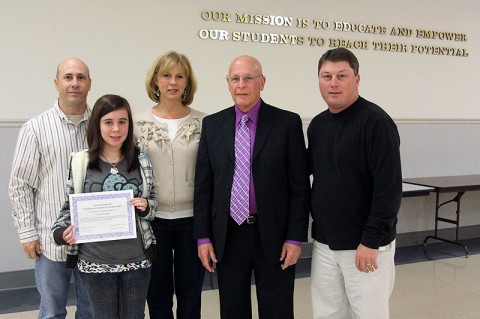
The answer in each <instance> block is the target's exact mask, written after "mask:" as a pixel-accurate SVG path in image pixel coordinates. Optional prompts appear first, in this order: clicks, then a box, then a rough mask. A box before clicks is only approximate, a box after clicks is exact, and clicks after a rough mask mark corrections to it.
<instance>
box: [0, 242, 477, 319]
mask: <svg viewBox="0 0 480 319" xmlns="http://www.w3.org/2000/svg"><path fill="white" fill-rule="evenodd" d="M465 243H467V245H468V247H469V251H470V254H471V255H470V256H469V257H468V258H465V257H464V256H463V255H462V253H463V249H462V248H461V247H458V246H453V245H448V244H432V245H429V246H428V247H427V249H426V250H424V249H423V247H409V248H399V249H398V250H397V256H396V261H397V267H396V282H395V289H394V291H393V295H392V297H391V302H390V308H391V311H390V312H391V316H390V318H391V319H430V318H432V319H444V318H445V319H451V318H468V319H470V318H471V319H474V318H480V302H479V301H480V271H479V270H480V255H479V253H480V239H474V240H470V241H465ZM309 285H310V278H309V277H305V278H299V279H297V280H296V289H295V318H299V319H303V318H305V319H307V318H311V317H312V315H311V300H310V287H309ZM252 295H253V296H254V295H255V290H254V286H252ZM2 299H3V297H2ZM253 299H254V300H255V298H253ZM1 303H2V302H1V301H0V304H1ZM12 306H14V305H12ZM254 307H255V305H254ZM218 308H219V303H218V291H217V290H206V291H204V292H203V307H202V309H203V310H202V311H203V312H202V318H207V319H217V318H219V314H218V313H219V311H218ZM3 310H5V309H3ZM73 311H74V307H73V306H72V307H69V312H70V313H69V315H68V316H67V318H74V314H73ZM37 313H38V312H37V311H23V312H12V313H9V314H3V315H0V319H13V318H36V316H37ZM146 318H148V315H147V316H146ZM254 318H258V317H257V316H254Z"/></svg>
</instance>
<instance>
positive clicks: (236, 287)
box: [217, 218, 295, 319]
mask: <svg viewBox="0 0 480 319" xmlns="http://www.w3.org/2000/svg"><path fill="white" fill-rule="evenodd" d="M260 240H261V239H260V232H259V228H258V224H253V225H248V224H242V225H240V226H239V225H237V224H236V223H235V221H233V219H232V218H230V221H229V224H228V230H227V241H226V244H225V252H224V254H223V258H222V261H221V262H219V263H218V264H217V276H218V288H219V294H220V314H221V318H222V319H235V318H238V319H250V318H252V302H251V279H252V273H253V275H254V277H255V285H256V293H257V302H258V315H259V318H260V319H273V318H275V319H292V318H294V311H293V290H294V285H295V266H290V267H288V268H287V269H286V270H282V268H281V266H280V265H281V264H280V261H278V263H275V264H274V265H272V264H269V263H268V262H267V261H266V259H265V255H264V252H263V249H262V245H261V242H260ZM278 258H279V259H280V256H278Z"/></svg>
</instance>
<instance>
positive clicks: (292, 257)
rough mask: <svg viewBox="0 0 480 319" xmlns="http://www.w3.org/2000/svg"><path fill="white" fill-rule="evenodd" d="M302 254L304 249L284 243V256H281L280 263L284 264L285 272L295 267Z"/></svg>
mask: <svg viewBox="0 0 480 319" xmlns="http://www.w3.org/2000/svg"><path fill="white" fill-rule="evenodd" d="M301 252H302V247H299V246H297V245H293V244H289V243H284V244H283V247H282V254H281V255H280V261H283V263H282V269H283V270H285V269H287V268H288V267H289V266H291V265H295V264H296V263H297V261H298V258H299V257H300V253H301Z"/></svg>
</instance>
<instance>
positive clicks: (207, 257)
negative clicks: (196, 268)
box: [198, 243, 217, 272]
mask: <svg viewBox="0 0 480 319" xmlns="http://www.w3.org/2000/svg"><path fill="white" fill-rule="evenodd" d="M198 258H200V260H201V261H202V265H203V267H205V269H206V270H208V271H209V272H214V271H215V269H214V268H213V263H214V262H215V263H216V262H217V257H216V256H215V250H214V249H213V245H212V244H210V243H209V244H202V245H199V246H198Z"/></svg>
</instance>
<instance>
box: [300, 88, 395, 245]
mask: <svg viewBox="0 0 480 319" xmlns="http://www.w3.org/2000/svg"><path fill="white" fill-rule="evenodd" d="M307 134H308V149H309V159H310V164H311V169H312V173H313V186H312V197H311V210H312V217H313V224H312V237H313V238H314V239H315V240H316V241H319V242H321V243H324V244H327V245H328V246H329V247H330V249H332V250H351V249H356V248H357V246H358V244H360V243H362V244H363V245H365V246H367V247H369V248H374V249H377V248H378V247H380V246H384V245H387V244H389V243H390V242H391V241H392V240H393V239H394V238H395V236H396V223H397V214H398V210H399V208H400V202H401V197H402V174H401V163H400V137H399V134H398V131H397V127H396V125H395V123H394V122H393V120H392V119H391V118H390V116H388V114H387V113H386V112H385V111H383V110H382V109H381V108H380V107H379V106H378V105H376V104H374V103H372V102H369V101H367V100H365V99H364V98H362V97H359V98H358V99H357V100H356V101H355V103H353V104H352V105H351V106H349V107H348V108H347V109H345V110H343V111H342V112H340V113H336V114H333V113H330V111H328V110H326V111H324V112H322V113H320V114H319V115H317V116H316V117H315V118H314V119H313V120H312V122H311V123H310V126H309V127H308V132H307Z"/></svg>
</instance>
